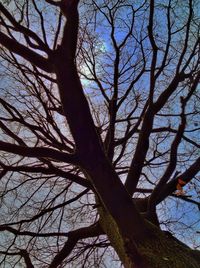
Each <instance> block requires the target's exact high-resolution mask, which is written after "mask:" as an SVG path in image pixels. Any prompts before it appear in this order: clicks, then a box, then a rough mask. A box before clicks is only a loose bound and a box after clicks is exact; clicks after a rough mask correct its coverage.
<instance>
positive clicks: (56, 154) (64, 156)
mask: <svg viewBox="0 0 200 268" xmlns="http://www.w3.org/2000/svg"><path fill="white" fill-rule="evenodd" d="M0 150H1V151H5V152H9V153H14V154H18V155H21V156H24V157H44V158H51V159H54V160H59V161H62V162H65V163H70V164H74V165H75V164H78V158H77V155H76V154H68V153H64V152H60V151H56V150H54V149H51V148H45V147H25V146H18V145H15V144H11V143H8V142H3V141H0Z"/></svg>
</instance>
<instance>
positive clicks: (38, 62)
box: [0, 32, 54, 73]
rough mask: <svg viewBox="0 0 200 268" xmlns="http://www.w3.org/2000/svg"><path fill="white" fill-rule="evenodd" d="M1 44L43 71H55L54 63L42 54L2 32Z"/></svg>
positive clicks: (0, 34) (0, 36)
mask: <svg viewBox="0 0 200 268" xmlns="http://www.w3.org/2000/svg"><path fill="white" fill-rule="evenodd" d="M0 44H1V45H3V46H4V47H5V48H7V49H8V50H9V51H11V52H13V53H16V54H17V55H19V56H21V57H23V58H24V59H26V60H28V61H29V62H30V63H32V64H33V65H35V66H37V67H38V68H40V69H42V70H43V71H45V72H48V73H53V72H54V69H53V65H52V63H51V62H50V60H48V59H45V58H44V57H42V56H40V55H39V54H37V53H36V52H34V51H32V50H31V49H29V48H27V47H26V46H24V45H22V44H20V43H18V42H17V41H15V40H14V39H11V38H10V37H8V36H7V35H6V34H4V33H2V32H0Z"/></svg>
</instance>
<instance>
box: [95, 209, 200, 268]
mask: <svg viewBox="0 0 200 268" xmlns="http://www.w3.org/2000/svg"><path fill="white" fill-rule="evenodd" d="M99 213H100V217H101V219H100V223H101V227H102V229H103V230H104V232H105V233H106V234H107V236H108V238H109V240H110V242H111V245H112V246H113V248H114V249H115V251H116V253H117V254H118V256H119V258H120V260H121V262H122V264H123V265H124V267H125V268H198V267H199V264H200V252H199V251H197V250H192V249H190V248H189V247H187V246H186V245H184V244H183V243H181V242H180V241H178V240H177V239H176V238H174V237H173V236H172V235H171V234H170V235H169V234H168V233H167V232H163V231H161V230H160V229H159V228H158V227H156V226H155V225H153V224H151V223H150V222H147V221H146V226H147V227H146V228H147V230H148V231H147V232H146V236H143V237H142V239H141V240H140V239H137V240H134V241H133V240H132V239H131V238H130V239H129V238H127V237H126V238H124V237H123V235H121V233H120V230H119V228H118V227H117V224H116V223H115V221H114V219H113V218H112V217H111V216H110V215H109V214H108V213H107V212H106V210H105V209H104V208H102V207H101V208H100V209H99ZM130 237H131V234H130Z"/></svg>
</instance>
